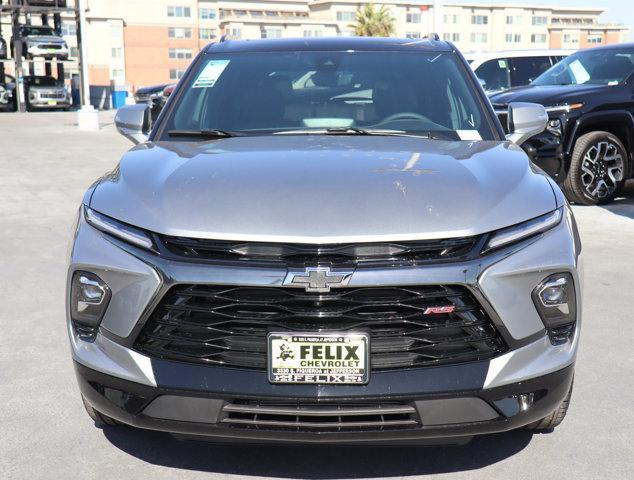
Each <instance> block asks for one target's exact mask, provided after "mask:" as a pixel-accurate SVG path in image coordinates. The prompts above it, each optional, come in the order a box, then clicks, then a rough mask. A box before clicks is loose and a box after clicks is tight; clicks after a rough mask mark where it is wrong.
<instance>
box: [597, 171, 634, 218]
mask: <svg viewBox="0 0 634 480" xmlns="http://www.w3.org/2000/svg"><path fill="white" fill-rule="evenodd" d="M601 208H604V209H606V210H608V211H609V212H612V213H613V214H615V215H621V216H623V217H627V218H632V219H634V181H631V180H630V181H629V182H627V183H626V184H625V186H624V187H623V190H622V191H621V196H620V197H619V198H617V199H616V200H614V201H613V202H612V203H610V204H608V205H602V206H601Z"/></svg>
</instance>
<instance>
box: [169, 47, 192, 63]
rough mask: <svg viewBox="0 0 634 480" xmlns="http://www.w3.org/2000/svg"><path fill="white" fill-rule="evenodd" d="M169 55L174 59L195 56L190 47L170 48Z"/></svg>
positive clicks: (187, 58) (185, 58)
mask: <svg viewBox="0 0 634 480" xmlns="http://www.w3.org/2000/svg"><path fill="white" fill-rule="evenodd" d="M168 55H169V58H171V59H174V60H189V59H191V58H192V57H193V54H192V51H191V50H190V49H189V48H170V49H169V54H168Z"/></svg>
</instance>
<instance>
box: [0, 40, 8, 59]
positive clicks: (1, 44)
mask: <svg viewBox="0 0 634 480" xmlns="http://www.w3.org/2000/svg"><path fill="white" fill-rule="evenodd" d="M0 58H9V52H8V51H7V42H6V40H5V39H4V38H2V37H0Z"/></svg>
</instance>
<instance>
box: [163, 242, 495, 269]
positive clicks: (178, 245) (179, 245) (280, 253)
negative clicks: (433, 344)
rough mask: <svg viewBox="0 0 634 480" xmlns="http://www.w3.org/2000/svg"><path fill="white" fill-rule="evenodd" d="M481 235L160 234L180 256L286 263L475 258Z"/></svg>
mask: <svg viewBox="0 0 634 480" xmlns="http://www.w3.org/2000/svg"><path fill="white" fill-rule="evenodd" d="M482 239H483V237H482V236H481V235H480V236H472V237H460V238H451V239H440V240H418V241H412V242H386V243H351V244H331V245H311V244H297V243H262V242H235V241H221V240H205V239H197V238H185V237H169V236H166V235H157V244H158V245H159V248H160V249H161V254H163V255H164V256H167V257H172V258H177V259H179V260H187V259H194V260H196V261H201V260H202V261H213V262H222V261H225V262H226V261H229V262H249V263H250V264H252V263H253V262H262V263H275V264H283V265H316V264H326V263H328V264H331V265H332V266H335V267H336V266H337V265H342V264H345V265H355V266H356V265H376V264H389V265H403V264H410V265H416V264H420V263H426V262H436V263H437V262H443V261H459V260H460V261H463V260H467V259H470V258H475V257H476V256H477V255H478V254H479V252H480V250H481V247H482V242H481V241H482Z"/></svg>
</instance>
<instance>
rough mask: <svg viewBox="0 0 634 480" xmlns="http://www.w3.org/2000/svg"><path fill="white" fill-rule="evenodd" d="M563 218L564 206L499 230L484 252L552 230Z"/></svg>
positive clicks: (490, 238)
mask: <svg viewBox="0 0 634 480" xmlns="http://www.w3.org/2000/svg"><path fill="white" fill-rule="evenodd" d="M562 218H563V207H561V208H558V209H557V210H554V211H552V212H550V213H547V214H546V215H542V216H541V217H537V218H534V219H532V220H528V221H527V222H523V223H520V224H517V225H513V226H512V227H508V228H503V229H502V230H498V231H496V232H494V233H493V234H492V235H491V236H490V237H489V240H488V241H487V243H486V245H485V246H484V249H483V250H482V253H485V252H490V251H491V250H495V249H498V248H501V247H505V246H507V245H511V244H513V243H517V242H519V241H521V240H525V239H527V238H529V237H532V236H533V235H537V234H539V233H543V232H545V231H547V230H550V229H551V228H553V227H555V226H557V225H559V222H561V219H562Z"/></svg>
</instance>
